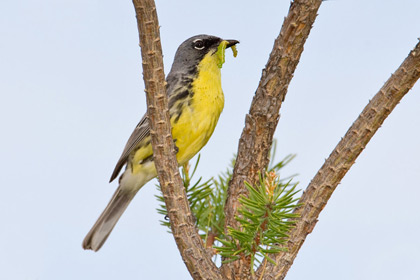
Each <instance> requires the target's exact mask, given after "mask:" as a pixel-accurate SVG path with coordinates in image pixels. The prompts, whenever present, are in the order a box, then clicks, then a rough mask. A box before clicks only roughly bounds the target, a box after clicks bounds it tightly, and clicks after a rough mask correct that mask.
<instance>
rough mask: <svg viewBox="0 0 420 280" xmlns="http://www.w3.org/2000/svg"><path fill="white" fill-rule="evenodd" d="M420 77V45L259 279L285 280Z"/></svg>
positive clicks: (305, 198) (368, 111) (333, 158)
mask: <svg viewBox="0 0 420 280" xmlns="http://www.w3.org/2000/svg"><path fill="white" fill-rule="evenodd" d="M419 77H420V42H419V43H417V45H416V46H415V48H414V49H413V50H412V51H411V52H410V54H409V55H408V57H407V58H406V59H405V60H404V62H403V63H402V64H401V65H400V67H399V68H398V69H397V70H396V71H395V72H394V74H393V75H392V76H391V77H390V78H389V79H388V81H387V82H386V83H385V85H384V86H383V87H382V88H381V89H380V90H379V92H378V93H377V94H376V95H375V96H374V97H373V99H372V100H371V101H370V102H369V104H368V105H367V106H366V107H365V108H364V109H363V111H362V113H361V114H360V115H359V117H358V118H357V119H356V121H355V122H354V123H353V125H352V126H351V127H350V128H349V130H348V131H347V133H346V135H345V136H344V137H343V138H342V139H341V141H340V142H339V143H338V145H337V146H336V147H335V149H334V150H333V151H332V153H331V154H330V156H329V157H328V159H327V160H326V161H325V163H324V165H323V166H322V167H321V169H320V170H319V171H318V172H317V174H316V175H315V177H314V178H313V179H312V181H311V182H310V184H309V186H308V187H307V188H306V190H305V192H304V194H303V195H302V197H301V199H300V201H299V203H302V204H303V206H301V207H300V208H298V209H296V211H295V213H297V214H299V215H300V218H299V219H297V224H296V227H295V228H294V229H292V231H291V232H290V240H289V242H288V251H287V252H281V253H279V254H277V255H276V256H273V257H274V258H275V261H276V263H277V265H276V266H274V265H273V264H271V263H269V264H267V267H266V269H265V271H264V272H263V271H262V269H261V270H260V271H259V275H260V276H261V275H262V274H264V278H263V279H267V280H274V279H284V277H285V276H286V274H287V272H288V271H289V268H290V267H291V265H292V264H293V261H294V259H295V257H296V255H297V253H298V252H299V249H300V247H301V246H302V244H303V242H305V239H306V236H307V235H308V234H309V233H311V232H312V230H313V228H314V226H315V224H316V222H317V219H318V216H319V214H320V212H321V211H322V209H323V208H324V207H325V205H326V204H327V202H328V200H329V198H330V197H331V195H332V193H333V192H334V190H335V189H336V187H337V185H338V184H339V183H340V181H341V179H342V178H343V177H344V175H345V174H346V173H347V171H348V170H349V169H350V167H351V166H352V165H353V163H354V162H355V160H356V158H357V157H358V156H359V154H360V153H361V152H362V151H363V149H364V148H365V147H366V145H367V143H368V142H369V141H370V139H371V138H372V137H373V135H374V134H375V132H376V131H377V130H378V129H379V127H380V126H381V125H382V123H383V122H384V120H385V119H386V118H387V117H388V115H389V114H390V113H391V112H392V110H393V109H394V108H395V106H396V105H397V104H398V103H399V102H400V100H401V99H402V98H403V97H404V95H405V94H406V93H407V92H408V91H409V90H410V89H411V88H412V87H413V85H414V84H415V83H416V81H417V80H418V79H419Z"/></svg>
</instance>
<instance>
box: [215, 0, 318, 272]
mask: <svg viewBox="0 0 420 280" xmlns="http://www.w3.org/2000/svg"><path fill="white" fill-rule="evenodd" d="M321 2H322V0H295V1H294V2H292V3H291V6H290V9H289V13H288V15H287V17H286V18H285V20H284V23H283V26H282V28H281V31H280V34H279V36H278V37H277V39H276V41H275V43H274V47H273V50H272V51H271V54H270V58H269V60H268V63H267V65H266V67H265V69H264V70H263V73H262V77H261V80H260V83H259V85H258V88H257V90H256V92H255V96H254V99H253V101H252V104H251V108H250V111H249V114H248V115H247V116H246V120H245V128H244V130H243V131H242V136H241V139H240V140H239V147H238V153H237V155H238V156H237V159H236V164H235V167H234V171H233V177H232V181H231V183H230V185H229V189H228V199H227V201H226V206H225V215H226V224H225V229H227V227H233V228H237V227H238V226H239V225H238V222H237V221H236V220H235V215H236V214H237V209H238V206H239V203H238V198H239V197H240V195H243V194H246V192H247V191H246V188H245V186H244V181H247V182H250V183H251V184H253V183H254V182H256V181H257V179H258V174H259V173H260V172H261V174H263V171H264V169H265V168H266V167H267V165H268V162H269V159H268V155H269V152H270V148H271V144H272V139H273V134H274V131H275V129H276V126H277V123H278V120H279V118H280V116H279V110H280V107H281V104H282V102H283V100H284V98H285V96H286V93H287V88H288V86H289V83H290V81H291V79H292V77H293V73H294V71H295V69H296V66H297V64H298V62H299V59H300V56H301V54H302V52H303V45H304V44H305V42H306V39H307V38H308V36H309V32H310V30H311V28H312V25H313V23H314V21H315V18H316V16H317V11H318V9H319V7H320V5H321ZM222 269H223V272H224V273H225V274H226V276H228V278H229V279H247V278H249V277H250V276H249V273H250V269H249V267H248V266H247V265H245V264H244V263H243V262H242V263H241V262H240V261H236V262H233V263H230V264H225V265H223V266H222Z"/></svg>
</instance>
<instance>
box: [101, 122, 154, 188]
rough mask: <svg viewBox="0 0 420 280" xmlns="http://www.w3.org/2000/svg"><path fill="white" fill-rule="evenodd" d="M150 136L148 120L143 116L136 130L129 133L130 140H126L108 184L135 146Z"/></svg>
mask: <svg viewBox="0 0 420 280" xmlns="http://www.w3.org/2000/svg"><path fill="white" fill-rule="evenodd" d="M149 135H150V126H149V120H148V119H147V117H146V115H144V116H143V117H142V118H141V120H140V122H139V123H138V125H137V126H136V128H135V129H134V131H133V133H131V136H130V138H128V141H127V144H126V145H125V148H124V151H123V152H122V155H121V157H120V159H119V160H118V162H117V165H116V166H115V168H114V171H113V172H112V175H111V179H110V180H109V182H112V181H113V180H114V179H115V178H117V176H118V174H119V173H120V171H121V168H122V167H123V166H124V165H125V164H126V163H127V160H128V157H129V155H130V154H131V152H132V151H133V150H134V149H135V148H136V146H137V145H138V144H139V143H140V142H141V141H142V140H143V139H145V138H146V137H147V136H149Z"/></svg>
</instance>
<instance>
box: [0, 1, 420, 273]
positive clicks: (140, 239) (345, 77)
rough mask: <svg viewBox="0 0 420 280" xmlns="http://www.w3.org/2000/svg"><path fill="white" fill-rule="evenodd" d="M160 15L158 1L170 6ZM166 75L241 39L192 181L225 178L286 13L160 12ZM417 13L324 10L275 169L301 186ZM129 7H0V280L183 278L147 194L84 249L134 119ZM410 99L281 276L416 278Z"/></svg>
mask: <svg viewBox="0 0 420 280" xmlns="http://www.w3.org/2000/svg"><path fill="white" fill-rule="evenodd" d="M168 2H169V3H168ZM157 8H158V14H159V19H160V25H161V36H162V43H163V51H164V54H165V57H164V60H165V65H166V73H167V72H168V71H169V67H170V65H171V63H172V60H173V56H174V53H175V51H176V48H177V46H178V45H179V44H180V43H181V42H182V41H184V40H185V39H187V38H189V37H191V36H193V35H196V34H201V33H206V34H213V35H217V36H220V37H222V38H226V39H238V40H240V41H241V43H240V45H238V51H239V55H238V57H237V58H236V59H233V57H232V55H231V52H230V51H228V52H227V55H226V57H227V59H226V63H225V65H224V67H223V70H222V72H223V89H224V92H225V97H226V105H225V109H224V112H223V114H222V116H221V119H220V121H219V124H218V127H217V128H216V131H215V133H214V135H213V137H212V139H211V140H210V142H209V144H208V145H207V146H206V147H205V148H204V149H203V150H202V160H201V165H200V167H199V170H198V172H199V174H200V175H201V176H204V177H205V178H209V177H210V176H214V175H216V174H218V173H219V172H220V171H223V170H225V168H226V167H227V165H228V163H229V162H230V159H231V157H232V155H233V153H235V152H236V149H237V143H238V139H239V136H240V133H241V131H242V128H243V124H244V114H245V113H246V112H247V111H248V109H249V105H250V101H251V99H252V96H253V93H254V91H255V89H256V87H257V85H258V81H259V78H260V75H261V70H262V68H263V67H264V65H265V63H266V62H267V59H268V54H269V52H270V51H271V48H272V45H273V42H274V38H275V37H276V36H277V35H278V33H279V30H280V27H281V24H282V22H283V18H284V17H285V16H286V14H287V11H288V8H289V2H288V1H219V0H213V1H206V2H204V1H181V0H179V1H158V2H157ZM419 11H420V2H419V1H417V0H406V1H397V0H394V1H391V0H385V1H384V0H382V1H379V0H371V1H360V0H358V1H344V0H339V1H327V2H324V3H323V4H322V6H321V8H320V10H319V16H318V18H317V20H316V22H315V25H314V28H313V29H312V31H311V34H310V36H309V39H308V41H307V43H306V45H305V51H304V52H303V55H302V57H301V63H300V64H299V66H298V68H297V70H296V72H295V77H294V79H293V81H292V83H291V85H290V87H289V91H288V94H287V97H286V100H285V102H284V103H283V106H282V110H281V119H280V122H279V126H278V129H277V132H276V138H277V139H278V140H279V143H278V144H279V145H278V146H279V148H278V153H277V154H278V159H281V158H282V157H284V156H285V155H287V154H290V153H296V154H297V158H296V159H295V160H294V161H293V162H292V163H291V164H290V166H289V167H288V168H287V170H285V174H284V175H290V174H292V173H299V176H298V178H297V180H299V181H300V185H299V186H300V188H305V187H306V186H307V184H308V183H309V181H310V180H311V178H312V177H313V176H314V175H315V173H316V171H317V170H318V169H319V167H320V166H321V165H322V163H323V161H324V159H325V158H326V157H328V155H329V153H330V152H331V151H332V149H333V148H334V146H335V145H336V144H337V143H338V141H339V140H340V137H342V136H343V135H344V133H345V132H346V130H347V129H348V127H349V126H350V125H351V124H352V122H353V121H354V120H355V119H356V117H357V116H358V114H359V113H360V112H361V110H362V109H363V107H364V106H365V105H366V104H367V102H368V100H369V99H370V98H372V97H373V95H374V94H375V93H376V92H377V91H378V90H379V89H380V87H381V86H382V85H383V83H384V82H385V81H386V80H387V79H388V78H389V76H390V74H391V73H392V72H393V71H394V70H395V69H396V68H397V67H398V66H399V65H400V63H401V62H402V61H403V59H404V58H405V57H406V56H407V54H408V53H409V51H410V50H411V49H412V48H413V47H414V46H415V44H416V43H417V38H418V37H419V36H420V16H419ZM141 71H142V70H141V61H140V49H139V47H138V33H137V25H136V20H135V14H134V9H133V5H132V3H131V1H106V0H103V1H81V0H73V1H69V0H67V1H64V0H62V1H57V0H55V1H53V0H45V1H30V0H21V1H18V0H14V1H12V0H5V1H3V2H2V5H1V9H0V94H1V102H0V127H1V132H2V136H1V138H0V139H1V140H0V141H1V145H0V158H1V161H0V165H1V168H0V170H1V177H0V191H1V195H0V220H1V228H0V279H41V280H50V279H51V280H52V279H63V280H65V279H190V276H189V274H188V272H187V270H186V268H185V266H184V264H183V262H182V260H181V258H180V255H179V253H178V251H177V249H176V246H175V243H174V240H173V238H172V236H171V235H169V234H168V233H167V232H166V229H165V228H163V227H161V226H160V225H159V222H158V220H159V219H160V218H161V217H160V216H159V215H158V214H157V213H156V210H155V208H156V207H157V204H158V203H157V202H156V199H155V198H154V194H156V193H157V191H156V189H155V186H154V182H155V181H152V182H150V183H149V184H147V185H146V186H145V187H144V189H142V190H141V191H140V193H139V195H138V196H137V197H136V199H135V200H134V201H133V203H132V205H131V206H130V207H129V209H128V210H127V212H126V213H125V214H124V215H123V217H122V219H121V220H120V222H119V223H118V225H117V227H116V228H115V230H114V232H113V233H112V235H111V236H110V238H109V239H108V241H107V242H106V244H105V245H104V247H103V248H102V249H101V250H100V251H99V252H98V253H93V252H90V251H83V250H82V248H81V242H82V239H83V238H84V236H85V234H86V233H87V232H88V230H89V229H90V227H91V226H92V225H93V223H94V222H95V220H96V218H97V217H98V215H99V214H100V212H101V211H102V210H103V208H104V207H105V205H106V204H107V203H108V200H109V198H110V197H111V195H112V193H113V191H114V190H115V188H116V183H115V182H114V183H112V184H111V185H108V179H109V177H110V175H111V172H112V170H113V168H114V164H115V163H116V161H117V159H118V158H119V156H120V153H121V151H122V149H123V147H124V145H125V142H126V140H127V138H128V136H129V135H130V133H131V131H132V129H133V128H134V126H135V125H136V124H137V122H138V120H139V119H140V117H141V116H142V115H143V113H144V112H145V97H144V93H143V89H144V85H143V81H142V79H141ZM419 95H420V88H419V85H417V86H415V87H414V88H413V90H412V91H411V92H409V93H408V95H407V96H406V97H405V98H404V99H403V100H402V102H401V104H399V105H398V106H397V108H396V109H395V111H394V112H393V113H392V114H391V116H390V117H389V118H388V119H387V120H386V121H385V123H384V125H383V127H382V128H381V129H380V130H379V131H378V133H377V134H376V135H375V136H374V138H373V139H372V141H371V142H370V143H369V144H368V146H367V148H366V150H365V151H364V152H363V153H362V154H361V156H360V157H359V158H358V159H357V161H356V164H355V165H354V167H353V168H352V169H351V170H350V172H349V173H348V174H347V176H346V177H345V178H344V180H343V181H342V184H340V185H339V187H338V188H337V191H336V192H335V193H334V194H333V196H332V198H331V199H330V201H329V203H328V205H327V206H326V207H325V209H324V211H323V212H322V214H321V216H320V218H319V222H318V224H317V225H316V227H315V229H314V231H313V233H312V234H311V235H309V236H308V238H307V241H306V242H305V244H304V245H303V248H302V249H301V251H300V253H299V255H298V257H297V258H296V260H295V263H294V265H293V267H292V269H291V270H290V272H289V274H288V276H287V279H289V280H292V279H324V280H327V279H420V274H419V272H418V266H419V263H420V255H419V251H420V241H419V238H418V236H419V235H420V227H419V220H420V206H419V202H418V201H419V197H420V190H419V186H420V184H419V178H420V176H419V174H420V163H419V160H418V159H419V158H420V148H419V142H420V133H419V129H420V116H419V113H418V112H419V105H420V96H419Z"/></svg>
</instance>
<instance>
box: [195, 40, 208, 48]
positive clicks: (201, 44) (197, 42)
mask: <svg viewBox="0 0 420 280" xmlns="http://www.w3.org/2000/svg"><path fill="white" fill-rule="evenodd" d="M193 45H194V49H196V50H202V49H204V47H205V45H204V41H203V40H201V39H197V40H195V41H194V42H193Z"/></svg>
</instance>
